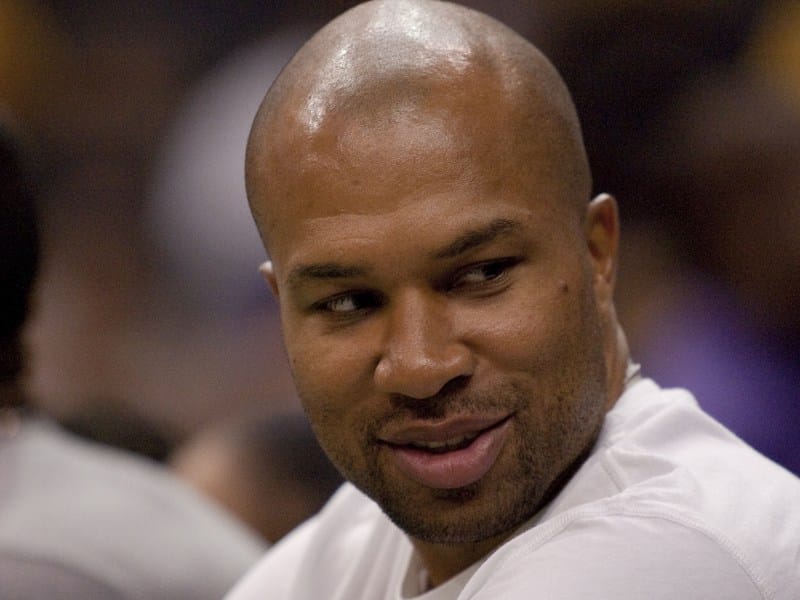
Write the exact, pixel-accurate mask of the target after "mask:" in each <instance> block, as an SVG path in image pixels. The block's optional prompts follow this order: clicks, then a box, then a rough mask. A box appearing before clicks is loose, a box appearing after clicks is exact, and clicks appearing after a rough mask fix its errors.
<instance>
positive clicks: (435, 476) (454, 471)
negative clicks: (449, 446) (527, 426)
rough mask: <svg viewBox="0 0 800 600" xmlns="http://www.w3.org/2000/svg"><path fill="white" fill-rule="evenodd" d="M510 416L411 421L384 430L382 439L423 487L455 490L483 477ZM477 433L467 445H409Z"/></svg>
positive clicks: (396, 461) (494, 458)
mask: <svg viewBox="0 0 800 600" xmlns="http://www.w3.org/2000/svg"><path fill="white" fill-rule="evenodd" d="M511 416H512V415H504V416H501V417H496V416H492V417H463V418H455V419H449V420H447V421H443V422H441V423H434V424H424V423H419V424H411V425H408V426H404V427H402V428H399V429H398V430H397V431H394V432H387V433H386V434H385V435H384V436H382V438H381V441H383V442H384V443H385V447H386V448H387V450H388V451H389V454H390V457H391V460H392V462H393V463H394V464H395V466H396V467H397V469H398V470H399V471H400V472H401V473H403V474H404V475H405V476H406V477H408V478H410V479H412V480H414V481H416V482H417V483H419V484H421V485H424V486H426V487H430V488H435V489H455V488H460V487H464V486H466V485H470V484H472V483H475V482H476V481H479V480H480V479H481V478H483V477H484V476H485V475H486V474H487V473H488V472H489V471H490V470H491V468H492V467H493V466H494V464H495V462H496V461H497V457H498V456H499V455H500V451H501V450H502V448H503V446H504V444H505V441H506V439H507V437H508V433H509V430H510V428H511ZM473 435H474V436H476V437H475V438H474V439H473V440H472V441H471V442H470V443H469V444H468V445H467V446H466V447H462V448H459V449H454V450H449V451H445V452H431V451H428V450H425V449H422V448H418V447H415V446H412V445H411V444H412V443H413V442H420V443H423V444H437V443H444V442H446V441H448V440H454V439H458V438H460V437H462V436H470V437H471V436H473Z"/></svg>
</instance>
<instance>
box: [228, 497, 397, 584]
mask: <svg viewBox="0 0 800 600" xmlns="http://www.w3.org/2000/svg"><path fill="white" fill-rule="evenodd" d="M410 548H411V546H410V543H409V542H408V540H407V538H406V537H405V535H404V534H403V533H402V532H401V531H400V530H399V529H398V528H397V527H396V526H394V525H393V524H392V523H391V521H389V519H388V518H387V517H386V516H385V515H384V514H383V512H382V511H381V510H380V508H379V507H378V505H377V504H375V503H374V502H373V501H372V500H370V499H369V498H367V497H366V496H365V495H364V494H362V493H361V492H360V491H358V490H357V489H356V488H355V487H353V485H352V484H350V483H345V484H344V485H342V487H341V488H340V489H339V490H338V491H337V492H336V494H334V496H333V497H332V498H331V500H330V501H329V502H328V503H327V504H326V506H325V507H324V508H323V509H322V511H321V512H320V513H318V514H317V515H315V516H314V517H312V518H311V519H310V520H308V521H306V522H305V523H304V524H303V525H301V526H300V527H299V528H297V529H296V530H295V531H293V532H292V533H291V534H289V535H288V536H287V537H286V538H284V539H283V540H281V541H280V542H279V543H278V544H277V545H276V546H274V547H273V548H271V549H270V550H269V552H267V554H266V555H265V556H264V558H263V559H262V560H261V561H260V562H259V563H258V564H257V565H256V567H255V568H254V569H252V570H251V571H250V573H248V575H247V576H246V577H245V578H244V579H243V580H242V581H241V582H240V583H239V585H237V586H236V588H234V590H232V592H231V593H230V594H229V596H227V597H226V600H251V599H252V600H255V599H260V598H264V597H274V598H295V599H308V600H311V599H316V598H323V597H324V598H347V599H348V600H352V599H355V598H377V597H383V595H384V594H385V591H386V589H388V587H389V585H390V583H389V582H390V580H391V577H392V575H393V574H394V573H395V568H396V567H397V566H398V565H399V564H401V563H402V558H403V554H404V553H408V554H410ZM369 586H374V587H369ZM378 593H380V596H378V595H375V594H378ZM370 594H373V595H370Z"/></svg>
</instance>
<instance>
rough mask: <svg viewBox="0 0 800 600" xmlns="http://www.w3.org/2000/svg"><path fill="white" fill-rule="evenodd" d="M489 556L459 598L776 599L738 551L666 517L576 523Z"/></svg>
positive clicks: (713, 537) (512, 543)
mask: <svg viewBox="0 0 800 600" xmlns="http://www.w3.org/2000/svg"><path fill="white" fill-rule="evenodd" d="M530 538H531V539H526V536H524V535H523V536H521V537H520V538H519V539H517V540H514V541H512V542H511V543H510V544H508V545H507V546H506V547H504V548H502V549H501V550H500V551H498V552H497V553H495V555H493V556H491V557H490V558H489V559H488V560H487V561H486V563H484V565H482V567H481V568H480V569H479V570H478V571H477V572H476V574H475V576H474V577H473V578H472V579H471V580H470V582H469V583H468V585H467V587H466V588H465V589H464V590H463V592H462V594H461V596H459V600H467V599H469V600H522V599H525V600H529V599H531V598H547V599H548V600H586V599H590V598H602V599H606V598H614V599H615V600H634V599H637V600H638V599H647V600H674V599H675V598H681V599H682V600H707V599H708V598H725V599H726V600H755V599H763V598H767V597H770V595H769V594H768V593H767V592H766V591H765V590H764V589H763V588H762V587H761V585H760V582H759V581H758V576H757V574H756V573H753V572H752V571H751V570H748V566H747V563H746V561H745V560H744V559H743V557H741V556H738V555H737V550H736V548H733V547H729V546H727V545H726V542H725V540H723V539H719V538H718V537H715V536H714V535H713V533H709V532H707V531H703V530H702V529H698V528H695V527H691V526H689V525H687V524H685V523H680V522H676V521H673V520H670V519H667V518H663V517H653V516H648V517H642V516H619V515H617V516H614V517H613V518H609V517H608V516H605V517H594V518H584V519H578V520H575V521H573V522H571V523H570V524H569V525H567V526H565V527H564V528H563V529H561V530H560V531H558V532H557V533H555V534H553V535H552V536H551V537H549V539H544V540H543V539H541V538H537V537H536V536H530Z"/></svg>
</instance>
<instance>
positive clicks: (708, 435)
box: [227, 379, 800, 600]
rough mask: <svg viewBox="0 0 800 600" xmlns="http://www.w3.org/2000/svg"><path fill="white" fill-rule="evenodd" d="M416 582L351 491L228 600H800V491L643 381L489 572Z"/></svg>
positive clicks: (418, 577)
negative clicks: (426, 585) (432, 584)
mask: <svg viewBox="0 0 800 600" xmlns="http://www.w3.org/2000/svg"><path fill="white" fill-rule="evenodd" d="M420 581H424V572H423V571H422V567H421V564H420V562H419V558H418V556H417V555H416V553H415V552H414V550H413V548H412V546H411V544H410V542H409V540H408V538H407V537H406V536H405V535H404V534H403V532H402V531H401V530H399V529H398V528H397V527H396V526H395V525H394V524H392V523H391V521H389V519H388V518H387V517H386V516H385V515H384V514H383V513H382V512H381V510H380V508H379V507H378V506H377V505H376V504H375V503H374V502H372V501H371V500H370V499H369V498H367V497H366V496H364V495H363V494H361V493H360V492H359V491H358V490H356V489H355V488H354V487H353V486H351V485H349V484H348V485H345V486H343V488H342V489H341V490H340V491H339V492H338V493H337V494H336V495H335V496H334V497H333V498H332V499H331V501H330V502H329V504H328V505H327V506H326V507H325V508H324V509H323V511H322V512H321V513H320V514H318V515H317V516H316V517H314V518H313V519H311V520H310V521H308V522H307V523H305V524H304V525H302V526H301V527H300V528H299V529H298V530H296V531H295V532H293V533H292V534H291V535H290V536H289V537H287V538H285V539H284V541H282V542H281V543H280V544H278V545H277V546H276V547H275V548H274V549H273V550H271V551H270V552H268V554H267V555H266V556H265V557H264V559H262V561H261V562H260V563H259V564H258V565H257V566H256V568H255V569H253V570H252V571H251V573H250V574H249V575H248V576H247V577H246V578H245V579H244V580H243V581H242V582H241V583H240V584H239V585H238V586H237V587H236V588H234V590H233V591H232V592H231V593H230V594H229V596H228V597H227V600H256V599H259V600H260V599H263V598H270V599H292V600H318V599H320V598H325V599H326V600H359V599H364V600H380V599H387V600H399V599H407V598H416V599H418V600H445V599H447V600H453V599H458V600H466V599H472V600H498V599H503V600H506V599H508V600H516V599H526V600H528V599H531V598H546V599H548V600H586V599H587V598H600V599H603V600H607V599H614V600H627V599H634V598H636V599H648V600H657V599H662V598H663V599H670V600H674V599H677V598H680V599H681V600H692V599H697V600H700V599H702V600H710V599H725V600H740V599H742V600H743V599H755V598H758V599H774V600H798V599H800V479H798V478H796V477H794V476H793V475H791V474H790V473H789V472H788V471H786V470H784V469H782V468H781V467H779V466H777V465H775V464H774V463H772V462H770V461H769V460H767V459H766V458H764V457H762V456H761V455H759V454H758V453H756V452H755V451H754V450H752V449H751V448H749V447H748V446H746V445H745V444H744V443H743V442H741V441H740V440H739V439H738V438H736V437H735V436H733V435H732V434H731V433H730V432H728V431H727V430H726V429H725V428H723V427H722V426H721V425H720V424H718V423H717V422H716V421H714V420H713V419H711V418H710V417H709V416H707V415H706V414H705V413H703V412H702V411H701V410H700V409H699V408H698V406H697V404H696V402H695V401H694V399H693V398H692V396H691V395H690V394H689V393H687V392H686V391H683V390H662V389H660V388H659V387H658V386H657V385H656V384H655V383H654V382H653V381H651V380H648V379H642V380H640V381H638V382H637V383H634V384H632V385H631V386H630V387H629V389H628V390H627V391H626V392H625V393H624V394H623V395H622V397H621V398H620V399H619V401H618V402H617V404H616V406H615V407H614V408H613V409H612V410H611V411H610V412H609V414H608V415H607V417H606V421H605V424H604V426H603V430H602V432H601V435H600V438H599V440H598V443H597V445H596V447H595V449H594V451H593V452H592V454H591V456H590V457H589V459H588V460H587V461H586V463H584V465H583V466H582V467H581V468H580V470H579V471H578V472H577V473H576V475H575V476H574V477H573V478H572V479H571V480H570V482H569V483H568V484H567V486H566V487H565V488H564V490H563V491H562V492H561V493H560V494H559V495H558V497H557V498H555V500H553V501H552V502H551V503H550V504H549V505H548V506H546V507H545V508H544V509H543V510H542V511H540V512H539V514H537V515H536V516H535V517H534V518H533V519H532V520H531V521H530V522H528V523H526V524H525V525H524V526H523V527H522V528H521V529H520V531H519V532H518V533H517V534H516V535H515V536H514V537H512V538H511V539H510V540H509V541H508V542H506V543H505V544H503V545H502V546H501V547H500V548H498V549H497V550H495V551H494V552H493V553H492V554H491V555H489V556H488V557H487V558H485V559H484V560H483V561H481V562H480V563H478V564H475V565H473V566H472V567H470V568H469V569H467V570H466V571H465V572H462V573H461V574H459V575H457V576H456V577H454V578H453V579H451V580H450V581H448V582H446V583H444V584H443V585H441V586H439V587H437V588H434V589H433V590H430V591H427V592H424V593H421V592H422V590H421V588H420Z"/></svg>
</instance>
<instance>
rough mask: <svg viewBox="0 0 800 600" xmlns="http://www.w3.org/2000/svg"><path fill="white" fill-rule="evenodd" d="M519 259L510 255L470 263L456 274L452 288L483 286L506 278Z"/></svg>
mask: <svg viewBox="0 0 800 600" xmlns="http://www.w3.org/2000/svg"><path fill="white" fill-rule="evenodd" d="M518 262H519V259H517V258H513V257H509V258H502V259H496V260H487V261H486V262H482V263H477V264H474V265H470V266H469V267H466V268H465V269H462V270H461V271H459V272H458V273H457V274H456V277H455V278H454V280H453V283H452V285H451V289H452V290H457V289H460V288H481V287H484V286H486V285H490V284H492V283H494V282H496V281H498V280H501V279H504V278H505V276H506V275H507V273H508V270H509V269H511V267H513V266H514V265H516V264H517V263H518Z"/></svg>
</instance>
